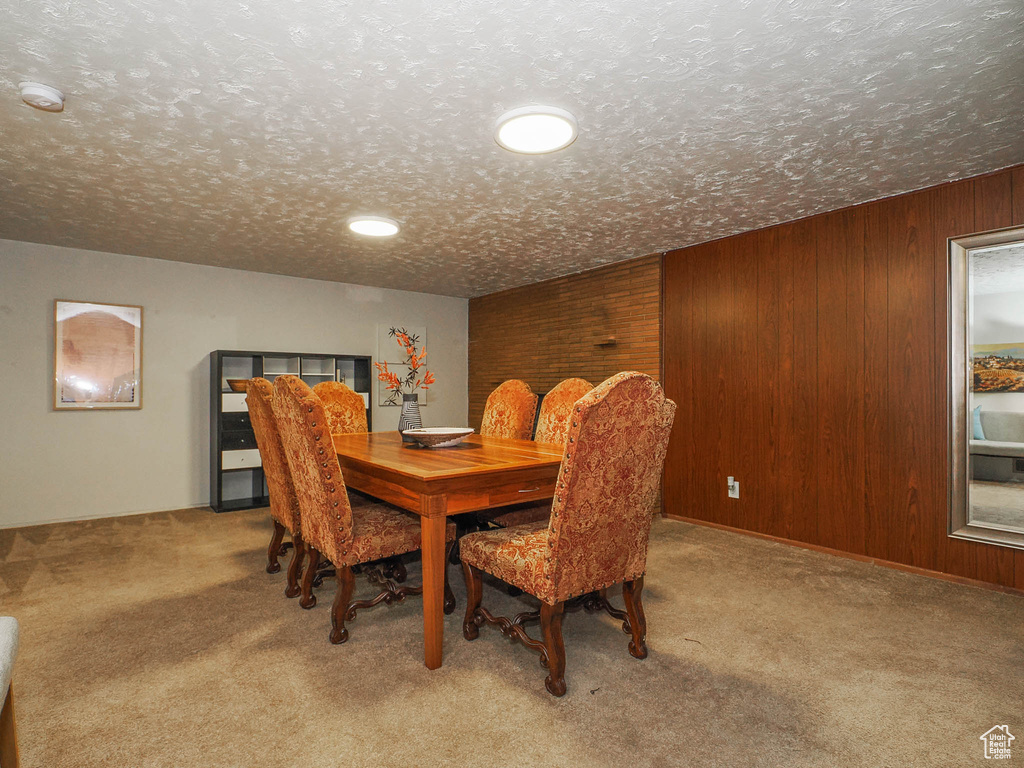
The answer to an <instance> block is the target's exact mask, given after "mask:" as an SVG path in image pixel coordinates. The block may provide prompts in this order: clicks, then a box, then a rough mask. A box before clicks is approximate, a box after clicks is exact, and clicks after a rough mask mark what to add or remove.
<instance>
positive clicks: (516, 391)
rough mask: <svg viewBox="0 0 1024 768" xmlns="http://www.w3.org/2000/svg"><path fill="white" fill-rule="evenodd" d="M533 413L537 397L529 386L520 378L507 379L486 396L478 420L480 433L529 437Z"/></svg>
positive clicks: (487, 435) (516, 437)
mask: <svg viewBox="0 0 1024 768" xmlns="http://www.w3.org/2000/svg"><path fill="white" fill-rule="evenodd" d="M536 414H537V396H536V395H535V394H533V390H531V389H530V385H529V384H527V383H526V382H525V381H520V380H519V379H509V380H508V381H506V382H503V383H502V384H500V385H499V386H498V387H497V388H496V389H495V390H494V391H493V392H491V394H490V395H488V397H487V403H486V404H485V405H484V416H483V419H482V420H481V421H480V434H481V435H483V436H484V437H507V438H512V439H514V440H529V439H530V436H531V435H532V434H533V418H534V416H536Z"/></svg>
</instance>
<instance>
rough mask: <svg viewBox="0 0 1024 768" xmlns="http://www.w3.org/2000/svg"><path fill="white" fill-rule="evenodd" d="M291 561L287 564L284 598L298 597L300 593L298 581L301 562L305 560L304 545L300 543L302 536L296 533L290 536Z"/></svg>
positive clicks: (300, 575)
mask: <svg viewBox="0 0 1024 768" xmlns="http://www.w3.org/2000/svg"><path fill="white" fill-rule="evenodd" d="M292 544H293V545H294V547H293V551H292V561H291V562H290V563H288V586H287V587H285V588H284V596H285V597H298V596H299V593H300V592H302V588H301V587H300V586H299V579H300V578H301V577H302V561H303V560H305V558H306V545H305V544H304V543H303V541H302V534H301V533H299V532H298V531H296V532H295V533H293V534H292Z"/></svg>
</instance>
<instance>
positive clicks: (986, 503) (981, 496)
mask: <svg viewBox="0 0 1024 768" xmlns="http://www.w3.org/2000/svg"><path fill="white" fill-rule="evenodd" d="M970 492H971V522H972V523H981V524H982V525H984V524H986V523H988V524H994V525H1001V526H1005V527H1007V528H1017V529H1020V530H1022V531H1024V483H991V482H985V481H982V480H972V481H971V489H970ZM1021 752H1024V749H1022V750H1021Z"/></svg>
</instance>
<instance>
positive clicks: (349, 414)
mask: <svg viewBox="0 0 1024 768" xmlns="http://www.w3.org/2000/svg"><path fill="white" fill-rule="evenodd" d="M313 391H314V392H315V393H316V396H317V397H319V398H320V402H321V403H323V404H324V410H325V411H326V412H327V420H328V421H329V422H330V424H331V433H332V434H338V433H339V432H340V433H343V434H350V433H352V432H366V431H367V427H366V403H365V402H363V396H362V395H360V394H359V393H358V392H355V391H353V390H352V389H350V388H349V387H348V386H347V385H345V384H342V383H341V382H340V381H321V382H320V383H319V384H317V385H316V386H315V387H313Z"/></svg>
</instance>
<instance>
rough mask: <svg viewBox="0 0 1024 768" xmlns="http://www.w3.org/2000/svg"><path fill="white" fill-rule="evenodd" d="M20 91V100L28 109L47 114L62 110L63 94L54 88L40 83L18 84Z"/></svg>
mask: <svg viewBox="0 0 1024 768" xmlns="http://www.w3.org/2000/svg"><path fill="white" fill-rule="evenodd" d="M18 88H20V89H21V100H22V101H24V102H25V103H26V104H28V105H29V106H30V107H35V108H36V109H42V110H45V111H47V112H60V111H61V110H63V109H64V94H63V93H61V92H60V91H58V90H57V89H56V88H51V87H50V86H48V85H43V84H42V83H18Z"/></svg>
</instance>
